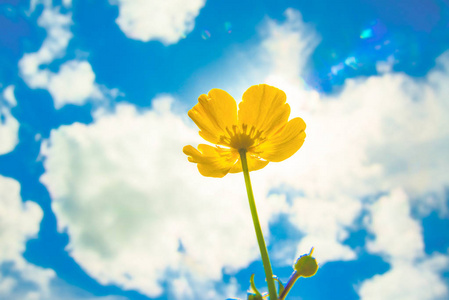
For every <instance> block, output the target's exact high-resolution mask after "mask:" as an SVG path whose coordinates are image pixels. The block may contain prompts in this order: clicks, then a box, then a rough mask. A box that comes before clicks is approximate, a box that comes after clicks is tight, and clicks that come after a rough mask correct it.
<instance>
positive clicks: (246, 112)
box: [238, 84, 290, 137]
mask: <svg viewBox="0 0 449 300" xmlns="http://www.w3.org/2000/svg"><path fill="white" fill-rule="evenodd" d="M286 99H287V97H286V95H285V93H284V92H283V91H281V90H280V89H278V88H275V87H272V86H269V85H266V84H259V85H254V86H252V87H250V88H249V89H248V90H246V92H245V93H244V94H243V97H242V102H240V104H239V112H238V118H239V125H242V124H246V125H248V128H249V129H250V128H251V127H252V126H254V128H255V129H256V130H259V131H262V132H263V136H264V137H268V136H270V135H271V134H272V133H275V132H276V131H277V130H278V129H279V128H281V127H282V126H284V125H285V124H286V123H287V121H288V117H289V115H290V106H289V105H288V104H287V103H285V101H286Z"/></svg>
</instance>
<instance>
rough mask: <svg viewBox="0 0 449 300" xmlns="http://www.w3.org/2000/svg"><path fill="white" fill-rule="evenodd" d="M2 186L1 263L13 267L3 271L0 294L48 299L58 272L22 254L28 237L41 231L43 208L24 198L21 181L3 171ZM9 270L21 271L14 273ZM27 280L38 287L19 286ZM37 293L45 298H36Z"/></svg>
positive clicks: (0, 277) (7, 296)
mask: <svg viewBox="0 0 449 300" xmlns="http://www.w3.org/2000/svg"><path fill="white" fill-rule="evenodd" d="M0 190H1V191H2V193H0V207H1V208H2V209H1V210H0V266H2V269H3V270H4V269H5V268H8V269H9V272H8V273H7V274H2V271H0V296H1V297H6V298H8V299H19V298H20V299H45V298H46V296H47V295H48V293H49V283H50V280H51V279H52V278H53V277H54V276H55V274H54V272H53V271H52V270H48V269H42V268H40V267H36V266H34V265H31V264H29V263H28V262H27V261H25V260H24V259H23V257H22V253H23V252H24V251H25V243H26V241H27V240H28V239H29V238H31V237H34V236H35V235H36V234H37V232H38V231H39V223H40V221H41V219H42V210H41V209H40V207H39V206H38V205H37V204H36V203H34V202H31V201H26V202H22V199H21V198H20V185H19V183H18V182H17V181H15V180H14V179H11V178H7V177H3V176H1V175H0ZM5 264H9V265H10V266H5ZM9 273H17V274H16V275H15V276H12V275H10V274H9ZM24 282H25V283H28V284H30V283H31V284H32V285H34V286H35V288H26V289H19V288H18V287H19V284H20V283H24ZM36 295H42V296H43V298H40V297H37V298H36ZM16 297H17V298H16Z"/></svg>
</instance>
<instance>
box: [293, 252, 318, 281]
mask: <svg viewBox="0 0 449 300" xmlns="http://www.w3.org/2000/svg"><path fill="white" fill-rule="evenodd" d="M312 252H313V248H312V250H311V251H310V253H309V254H304V255H301V257H299V258H298V260H297V261H296V263H295V265H294V266H293V268H294V269H295V271H296V272H297V273H298V275H299V276H302V277H311V276H313V275H315V273H316V272H317V271H318V264H317V262H316V259H315V258H313V257H312Z"/></svg>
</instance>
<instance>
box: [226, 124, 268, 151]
mask: <svg viewBox="0 0 449 300" xmlns="http://www.w3.org/2000/svg"><path fill="white" fill-rule="evenodd" d="M226 131H227V133H228V136H223V135H222V136H221V137H220V140H221V142H222V143H224V144H227V145H229V146H230V147H231V148H234V149H237V150H240V149H246V150H248V149H249V148H250V147H252V146H257V145H259V144H260V143H261V142H263V141H264V140H265V138H264V137H262V136H261V135H262V132H261V131H260V130H256V128H254V126H251V129H250V130H249V131H248V125H246V124H242V126H241V128H240V127H239V126H237V125H233V126H232V130H231V129H229V127H226Z"/></svg>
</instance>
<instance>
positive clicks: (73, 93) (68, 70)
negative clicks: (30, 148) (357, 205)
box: [19, 5, 102, 108]
mask: <svg viewBox="0 0 449 300" xmlns="http://www.w3.org/2000/svg"><path fill="white" fill-rule="evenodd" d="M71 24H72V17H71V14H70V13H67V14H62V13H60V12H59V9H58V8H53V7H51V6H50V5H46V6H45V9H44V10H43V11H42V14H41V16H40V17H39V19H38V25H39V26H41V27H43V28H45V30H46V31H47V37H46V38H45V40H44V42H43V43H42V46H41V48H40V49H39V50H38V51H37V52H34V53H27V54H25V55H24V56H23V57H22V59H21V60H20V61H19V69H20V74H21V76H22V78H23V79H24V80H25V82H26V83H27V84H28V85H29V86H30V87H31V88H41V89H46V90H48V91H49V92H50V94H51V96H52V98H53V100H54V103H55V107H56V108H61V107H62V106H64V105H65V104H69V103H70V104H77V105H82V104H84V103H85V102H86V101H88V100H89V99H100V98H101V97H102V93H101V92H100V88H99V87H98V85H97V84H96V83H95V73H94V72H93V70H92V67H91V65H90V64H89V62H88V61H85V60H72V61H66V62H64V63H63V64H62V65H61V66H60V67H59V71H58V72H56V73H55V72H52V71H50V70H49V69H48V68H46V66H48V64H50V63H51V62H53V61H54V60H55V59H57V58H62V57H64V55H65V51H66V49H67V46H68V44H69V42H70V40H71V38H72V33H71V31H70V26H71Z"/></svg>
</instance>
